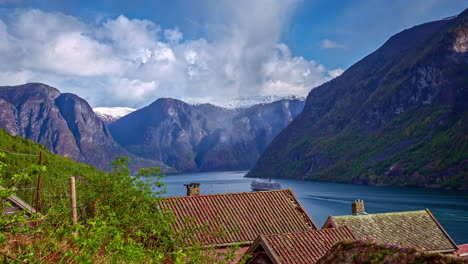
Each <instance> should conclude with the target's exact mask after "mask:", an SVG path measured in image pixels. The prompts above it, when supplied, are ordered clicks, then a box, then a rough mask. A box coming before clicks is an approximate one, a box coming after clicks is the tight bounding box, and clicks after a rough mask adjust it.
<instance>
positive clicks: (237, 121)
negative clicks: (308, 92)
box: [109, 98, 304, 171]
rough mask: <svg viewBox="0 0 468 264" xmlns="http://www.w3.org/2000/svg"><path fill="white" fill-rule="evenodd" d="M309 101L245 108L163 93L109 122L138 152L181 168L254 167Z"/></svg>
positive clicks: (116, 135) (125, 143)
mask: <svg viewBox="0 0 468 264" xmlns="http://www.w3.org/2000/svg"><path fill="white" fill-rule="evenodd" d="M303 106H304V101H301V100H297V99H295V100H286V99H284V100H279V101H276V102H272V103H268V104H259V105H254V106H252V107H249V108H245V109H227V108H223V107H219V106H215V105H211V104H198V105H191V104H187V103H185V102H182V101H179V100H175V99H170V98H161V99H158V100H156V101H155V102H154V103H152V104H151V105H149V106H147V107H144V108H142V109H139V110H137V111H135V112H132V113H130V114H128V115H126V116H124V117H122V118H120V119H119V120H117V121H115V122H113V123H112V124H110V125H109V129H110V131H111V133H112V135H113V137H114V138H115V140H116V141H117V142H119V143H120V144H121V145H122V146H124V147H125V148H126V149H127V150H129V151H130V152H132V153H133V154H135V155H137V156H140V157H143V158H146V159H152V160H159V161H162V162H164V163H165V164H167V165H169V166H171V167H174V168H176V169H178V170H181V171H197V170H205V171H206V170H235V169H249V168H251V167H252V166H253V165H254V164H255V162H256V160H257V159H258V157H259V156H260V154H261V153H262V152H263V151H264V149H265V148H266V146H267V145H268V144H269V143H270V142H271V140H273V138H274V137H275V136H276V135H277V134H278V133H279V132H280V131H281V129H283V128H284V127H285V126H286V125H287V124H289V122H291V120H292V119H293V118H294V117H295V116H297V115H298V114H299V113H300V112H301V111H302V108H303Z"/></svg>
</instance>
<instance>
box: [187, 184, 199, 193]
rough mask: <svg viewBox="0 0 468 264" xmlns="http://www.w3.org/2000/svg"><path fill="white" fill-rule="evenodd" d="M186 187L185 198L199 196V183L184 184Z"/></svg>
mask: <svg viewBox="0 0 468 264" xmlns="http://www.w3.org/2000/svg"><path fill="white" fill-rule="evenodd" d="M184 186H185V187H187V196H194V195H199V194H200V183H189V184H184Z"/></svg>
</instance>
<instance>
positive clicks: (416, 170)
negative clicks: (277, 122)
mask: <svg viewBox="0 0 468 264" xmlns="http://www.w3.org/2000/svg"><path fill="white" fill-rule="evenodd" d="M467 106H468V10H465V11H464V12H463V13H461V14H460V15H458V16H456V17H452V18H450V19H444V20H440V21H435V22H430V23H426V24H422V25H419V26H415V27H413V28H411V29H407V30H405V31H403V32H401V33H398V34H396V35H395V36H393V37H391V38H390V39H389V40H388V41H387V42H386V43H385V44H384V45H383V46H382V47H381V48H379V49H378V50H376V51H375V52H373V53H372V54H370V55H368V56H367V57H365V58H364V59H362V60H361V61H359V62H357V63H356V64H354V65H353V66H352V67H350V68H349V69H348V70H346V71H345V72H344V73H343V74H342V75H341V76H339V77H337V78H335V79H333V80H331V81H329V82H327V83H325V84H323V85H321V86H319V87H317V88H315V89H312V90H311V92H310V93H309V95H308V97H307V101H306V105H305V107H304V110H303V112H302V113H301V114H300V115H299V116H298V117H297V118H296V119H294V121H293V122H291V124H289V125H288V127H286V128H285V129H284V130H283V131H282V132H281V133H280V134H279V135H278V136H277V137H276V138H275V139H274V140H273V142H272V143H271V144H270V145H269V146H268V148H267V149H266V151H265V152H264V154H263V155H262V157H261V158H260V159H259V161H258V163H257V164H256V166H255V167H254V169H252V170H251V171H250V172H249V174H248V177H271V175H275V176H276V177H281V178H295V179H307V180H320V181H334V182H344V183H358V184H375V185H379V184H381V185H386V184H391V185H414V186H438V187H440V186H442V187H459V188H467V187H468V173H467V171H468V137H467V131H468V114H467Z"/></svg>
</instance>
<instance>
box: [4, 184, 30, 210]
mask: <svg viewBox="0 0 468 264" xmlns="http://www.w3.org/2000/svg"><path fill="white" fill-rule="evenodd" d="M0 189H5V187H3V186H0ZM7 200H8V202H10V204H11V205H12V206H13V207H12V208H6V212H5V213H6V214H13V213H14V212H16V211H17V210H26V211H27V214H28V215H31V214H35V213H36V209H34V208H32V207H31V206H30V205H29V204H27V203H26V202H25V201H23V200H21V199H20V198H19V197H17V196H14V195H12V196H10V197H8V198H7Z"/></svg>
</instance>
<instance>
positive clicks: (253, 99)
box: [220, 94, 306, 109]
mask: <svg viewBox="0 0 468 264" xmlns="http://www.w3.org/2000/svg"><path fill="white" fill-rule="evenodd" d="M305 99H306V98H305V97H303V96H298V95H290V94H288V95H256V96H240V97H237V98H235V99H233V100H231V101H228V102H226V103H224V104H220V106H222V107H224V108H228V109H239V108H249V107H251V106H254V105H257V104H267V103H272V102H276V101H279V100H299V101H304V100H305Z"/></svg>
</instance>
